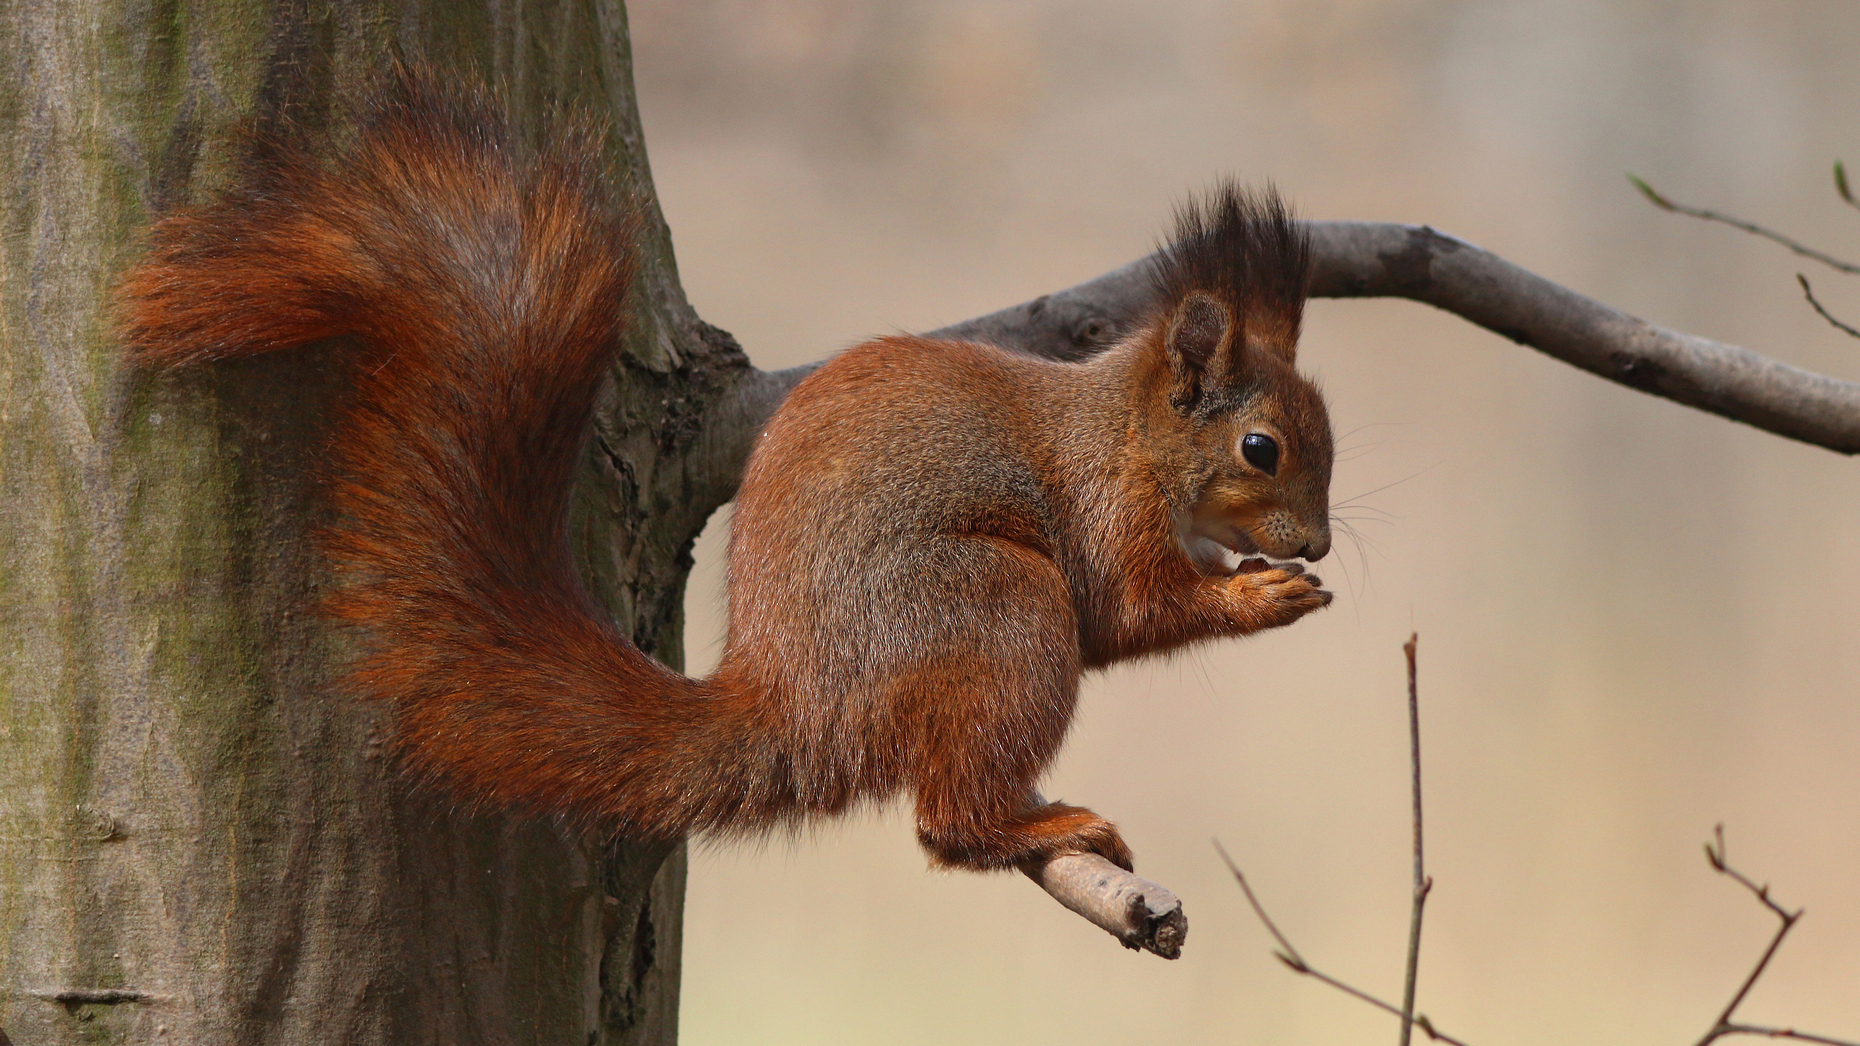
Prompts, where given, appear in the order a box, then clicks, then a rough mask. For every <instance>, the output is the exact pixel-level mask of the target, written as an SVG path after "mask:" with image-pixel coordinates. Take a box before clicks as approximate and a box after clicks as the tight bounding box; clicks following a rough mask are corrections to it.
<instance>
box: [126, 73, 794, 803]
mask: <svg viewBox="0 0 1860 1046" xmlns="http://www.w3.org/2000/svg"><path fill="white" fill-rule="evenodd" d="M600 143H601V139H600V135H599V134H598V133H596V132H594V131H593V130H591V129H589V128H587V127H585V126H583V127H568V128H564V129H563V130H562V132H561V133H559V134H558V135H557V136H556V137H555V138H553V139H552V140H551V143H550V145H549V147H548V149H547V150H546V154H545V155H543V156H541V157H539V158H537V159H535V160H533V161H526V160H525V159H523V158H521V157H520V156H519V151H518V149H517V147H516V146H515V144H514V143H513V142H512V141H511V140H510V136H509V132H508V130H507V126H506V122H505V120H504V118H503V116H502V115H501V111H500V110H499V108H498V107H497V106H496V105H495V104H494V103H492V102H490V101H489V100H487V99H485V98H483V97H476V96H465V95H461V94H458V93H455V92H452V91H449V90H443V89H440V88H437V87H435V86H433V85H432V84H431V83H430V82H428V81H427V80H425V79H424V78H423V77H421V76H418V75H413V74H404V73H403V74H401V75H400V76H399V77H398V78H397V80H396V83H395V84H394V85H393V86H392V87H391V88H390V89H389V90H387V91H385V92H383V93H382V95H381V96H380V97H379V98H377V100H376V101H375V103H374V104H373V105H372V106H371V109H370V112H369V114H368V116H367V118H366V119H365V121H364V123H363V125H362V127H361V129H360V131H359V133H358V136H357V140H356V142H355V144H354V145H353V146H351V147H350V148H349V149H348V150H347V151H346V153H345V155H344V156H343V158H342V159H341V160H340V161H338V162H336V163H333V164H322V163H318V162H317V161H315V160H313V159H311V158H309V157H308V156H306V155H303V154H302V153H301V152H299V151H296V150H293V149H289V148H282V147H273V148H269V149H264V150H260V151H259V153H258V156H259V158H258V159H256V160H254V161H253V162H252V164H251V166H250V168H249V170H248V171H247V172H246V174H245V175H244V177H243V179H242V184H241V185H240V186H238V187H236V188H235V189H233V190H232V191H231V192H229V193H228V194H227V195H225V196H224V197H223V198H221V199H220V200H219V201H218V202H216V203H214V204H212V205H210V206H207V207H205V208H202V209H199V210H194V211H190V212H187V213H183V214H179V215H176V216H173V217H170V218H167V219H166V220H164V221H162V222H161V223H159V224H158V225H157V226H155V228H154V231H153V233H152V244H151V249H150V253H149V255H148V257H147V259H146V260H145V261H143V262H142V263H141V264H140V265H139V266H138V267H137V268H136V269H135V270H134V271H133V272H132V273H131V274H130V276H129V278H128V279H127V281H126V282H125V284H124V286H123V289H122V293H121V299H120V305H121V313H120V323H119V329H120V332H121V334H122V336H123V340H124V341H125V343H126V344H127V346H128V347H129V352H130V354H131V358H132V359H133V360H135V361H137V362H139V363H143V364H161V365H175V364H186V363H194V362H200V361H205V360H212V359H219V358H225V357H232V356H242V355H251V354H256V353H261V352H265V351H270V350H277V349H287V348H291V347H294V346H298V345H302V344H304V343H306V342H310V341H315V340H320V339H324V338H330V337H336V336H354V337H356V338H358V339H360V340H362V341H364V342H365V343H366V344H367V345H368V347H369V348H368V350H367V351H366V352H364V353H360V354H358V356H359V359H358V361H357V363H356V364H355V366H354V369H353V376H352V377H353V385H354V391H353V394H352V397H351V398H350V400H349V401H348V402H347V404H346V405H345V407H344V412H343V415H342V417H341V419H340V420H339V422H338V423H337V425H336V427H335V432H334V435H333V438H332V446H331V464H332V467H333V473H334V483H333V486H332V490H333V494H332V496H333V500H334V507H335V509H336V513H335V522H334V523H333V524H332V525H331V526H330V527H329V528H328V529H327V530H326V531H325V532H324V533H323V534H322V535H321V536H320V538H319V542H320V545H321V547H322V548H323V549H324V550H325V552H326V553H327V555H328V556H329V558H330V560H331V561H332V562H333V563H334V564H335V565H336V567H337V568H338V571H339V574H340V577H339V582H340V584H339V586H338V588H337V592H336V594H335V595H334V596H333V597H331V598H330V599H329V600H328V601H327V603H326V605H325V610H326V613H327V614H328V615H329V616H331V617H332V618H334V619H336V620H338V621H341V622H344V623H347V624H352V625H357V626H361V628H362V630H363V635H364V636H365V637H366V646H365V650H364V653H363V654H362V655H361V657H360V658H359V659H358V661H357V662H356V664H355V665H354V667H353V669H352V671H351V673H350V676H349V681H350V683H351V684H352V687H353V689H354V690H355V691H357V692H359V693H361V694H363V695H366V696H370V697H378V698H384V699H387V700H390V701H392V702H393V703H394V704H395V705H396V706H397V712H398V714H397V723H398V729H399V738H400V742H401V746H400V747H401V751H402V753H403V755H404V758H405V760H406V762H407V763H408V764H409V766H410V768H411V769H413V770H414V771H415V772H416V773H418V774H420V775H422V776H436V777H440V778H443V779H445V780H446V781H448V782H450V783H452V784H454V785H455V786H462V788H461V790H462V791H463V792H464V794H465V796H466V797H467V798H468V799H471V800H473V801H478V802H488V803H492V804H497V805H514V806H518V807H523V808H528V809H532V810H538V811H550V812H559V813H566V814H569V815H570V816H572V817H577V818H585V819H589V820H592V821H595V822H598V823H604V824H607V825H609V826H611V827H614V828H618V829H620V830H623V831H628V832H632V833H637V834H644V835H657V836H665V837H670V836H675V835H681V834H684V833H685V832H688V831H691V830H695V829H703V828H717V827H729V826H747V825H748V824H749V823H755V822H757V821H759V820H761V819H763V818H764V817H767V816H770V814H769V813H767V811H770V810H772V809H774V808H776V807H779V805H780V804H779V803H778V802H777V803H770V802H769V800H771V799H773V798H774V797H772V796H769V795H767V794H758V793H766V791H767V790H768V789H771V788H775V787H778V785H776V783H775V782H774V781H773V780H772V779H769V778H768V777H767V775H765V774H761V775H759V774H756V773H754V772H753V768H751V767H748V766H745V765H743V764H744V761H745V760H746V759H753V758H755V755H754V751H753V749H754V747H755V746H754V744H753V742H751V743H750V744H748V745H745V743H744V739H745V735H746V734H747V735H750V736H753V735H754V734H755V731H754V730H753V729H751V728H750V727H749V724H748V723H747V722H745V720H746V718H747V717H749V716H751V715H753V710H752V708H751V706H750V704H749V702H748V701H747V700H745V699H743V698H740V697H737V696H734V695H729V694H723V693H717V692H714V691H713V690H712V689H711V688H710V687H709V686H708V685H707V684H705V683H702V682H699V681H694V680H690V679H687V678H685V677H684V676H681V675H678V674H677V673H674V672H671V671H670V670H668V669H665V668H663V667H662V666H660V665H658V664H655V663H654V662H652V661H651V660H650V659H648V658H647V657H645V656H644V655H643V654H641V653H640V652H639V651H638V650H637V649H636V648H634V647H633V645H632V644H631V643H630V642H629V641H628V640H627V639H626V637H625V636H623V635H621V634H620V633H619V632H618V631H617V630H615V629H614V628H613V627H612V625H610V624H609V623H608V622H607V621H606V619H605V617H604V615H603V613H602V612H601V611H600V610H599V609H598V608H597V607H596V605H595V604H594V602H593V601H592V599H591V598H590V596H589V595H588V594H587V592H586V591H585V590H584V589H583V587H582V585H581V583H580V581H579V579H578V577H577V576H576V573H575V569H574V566H573V563H572V560H571V557H570V553H569V542H568V500H569V493H570V488H571V486H572V483H573V480H574V476H575V472H576V470H577V466H578V464H579V460H580V450H581V447H582V445H583V439H584V435H585V432H586V430H587V423H588V417H589V413H590V411H591V409H592V404H593V401H594V397H595V394H596V392H597V390H598V388H599V386H600V382H601V379H602V376H603V372H604V368H605V366H606V365H607V363H608V362H609V360H610V359H611V358H612V354H613V352H614V350H615V346H616V338H617V333H618V330H619V327H620V324H621V322H622V319H623V309H624V303H625V299H626V294H627V289H628V286H629V284H630V282H631V280H632V275H633V250H632V243H633V240H634V237H635V235H636V233H637V231H638V227H639V224H640V219H639V217H638V208H637V207H636V206H631V205H628V206H621V207H615V206H613V205H612V204H611V203H609V202H608V200H607V198H606V192H605V188H604V178H603V175H602V171H603V163H604V161H603V158H602V155H601V145H600ZM758 779H761V780H762V782H763V783H762V785H761V787H758V786H757V785H756V784H755V783H754V782H756V781H757V780H758Z"/></svg>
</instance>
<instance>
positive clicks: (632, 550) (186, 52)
mask: <svg viewBox="0 0 1860 1046" xmlns="http://www.w3.org/2000/svg"><path fill="white" fill-rule="evenodd" d="M0 53H4V54H6V55H9V56H11V58H12V60H11V62H10V63H9V69H10V72H9V74H8V80H7V81H6V88H5V91H4V94H0V135H3V136H4V142H3V143H0V164H4V171H3V172H0V174H3V175H4V182H3V184H4V186H5V188H4V193H5V197H4V200H5V202H4V218H5V225H4V229H3V230H0V237H3V243H4V253H3V254H0V344H4V353H5V355H4V361H5V362H4V375H3V376H0V382H3V388H4V400H3V401H0V549H4V559H0V641H3V642H4V643H5V650H4V656H3V657H0V1030H3V1032H4V1033H3V1034H0V1042H4V1041H6V1039H7V1038H8V1037H10V1038H11V1040H12V1041H13V1042H16V1043H20V1044H21V1046H25V1044H38V1043H63V1042H78V1041H83V1042H137V1043H142V1042H174V1043H189V1044H194V1043H198V1044H216V1043H245V1042H254V1043H255V1042H261V1041H262V1042H265V1043H305V1044H311V1043H315V1044H324V1043H336V1042H341V1043H383V1044H386V1043H394V1044H402V1043H429V1042H430V1043H505V1042H508V1043H526V1044H527V1043H563V1044H570V1043H572V1044H575V1046H581V1044H585V1043H646V1042H655V1043H656V1042H671V1041H673V1040H674V1039H675V1037H676V1028H677V1002H678V970H679V929H680V917H681V913H682V900H683V888H684V872H685V862H684V854H683V850H682V848H678V849H674V850H670V851H668V850H666V849H663V848H660V849H652V848H645V847H640V846H633V845H627V844H624V843H616V844H607V843H603V842H602V841H600V840H596V839H587V838H583V837H580V836H577V835H575V834H572V833H569V832H567V831H565V830H563V829H561V828H559V827H558V826H556V825H553V824H550V823H544V822H538V821H535V820H524V819H518V818H514V817H507V816H500V815H497V814H495V813H477V814H474V813H473V812H471V811H465V810H459V809H456V808H455V807H453V806H452V805H451V804H450V803H449V802H448V800H447V799H446V797H445V796H443V795H434V794H416V793H414V792H413V791H412V790H410V789H409V787H408V786H407V785H406V784H405V783H403V782H402V781H401V780H400V779H399V777H398V776H397V774H396V772H395V770H394V767H393V766H392V760H391V758H389V756H388V753H386V752H384V751H383V750H382V748H381V745H380V743H379V740H378V738H379V735H380V732H381V728H382V726H383V723H382V720H381V715H382V713H381V710H380V709H377V708H373V707H369V706H365V705H363V704H360V703H358V702H356V701H353V700H350V699H348V698H345V697H342V696H341V695H338V694H336V693H334V692H332V688H331V684H332V680H333V679H335V678H336V674H337V670H338V669H339V667H340V665H341V663H342V659H343V650H344V643H345V642H346V640H345V639H344V638H343V637H342V636H340V635H336V634H333V633H331V632H330V631H328V630H327V629H325V628H324V627H323V626H322V625H321V624H320V623H319V622H318V621H317V620H316V619H314V618H313V617H311V616H310V615H308V614H307V613H306V610H305V608H306V607H307V606H309V605H310V602H311V601H312V599H313V597H314V595H315V592H316V590H317V589H318V588H319V587H320V586H322V585H324V584H325V583H326V581H327V577H328V575H327V571H326V570H325V569H324V567H323V565H322V564H321V563H319V562H318V560H317V558H316V556H315V555H313V554H312V552H311V550H310V548H309V546H308V544H307V542H306V538H305V535H306V533H307V531H308V530H309V529H310V528H311V527H313V526H314V525H315V524H316V522H317V519H318V515H319V513H320V512H321V511H322V509H321V507H320V506H321V499H320V498H319V496H318V493H317V488H316V476H317V471H318V467H319V464H320V461H321V459H322V456H323V455H322V451H321V450H320V447H321V446H322V443H323V441H324V440H325V439H326V438H327V436H326V430H325V427H324V420H325V418H326V416H327V413H328V412H327V409H326V408H327V407H328V405H329V403H330V401H331V399H332V397H334V396H336V395H339V394H340V393H341V391H342V390H341V389H340V388H338V387H337V386H338V384H339V378H338V374H339V371H338V369H337V368H335V367H334V366H333V365H332V361H331V353H333V352H339V351H342V350H341V349H340V347H333V348H323V349H315V350H312V351H308V352H304V353H298V354H292V355H288V356H283V357H278V358H267V359H260V360H256V361H251V362H247V363H240V364H234V365H230V366H218V367H212V368H205V369H201V370H198V371H194V372H186V373H180V374H155V375H149V374H138V373H133V372H129V371H126V370H125V369H124V368H123V367H122V366H121V364H120V361H119V359H118V351H117V347H116V346H115V345H114V344H113V343H112V341H111V339H110V336H109V325H108V315H107V313H108V301H109V296H110V292H111V287H112V285H113V282H114V280H115V278H116V277H117V275H118V274H120V273H121V272H122V271H123V270H124V269H125V268H126V267H127V265H128V264H129V263H130V262H131V261H132V260H133V259H134V258H135V257H136V255H137V254H138V252H139V251H140V250H141V240H142V234H143V231H144V230H145V229H146V227H147V226H148V224H149V222H150V221H151V220H152V219H153V218H154V217H155V216H157V215H159V214H160V213H161V212H162V211H163V210H165V209H168V208H171V207H174V206H177V205H181V204H185V203H188V202H191V201H196V200H199V199H202V198H203V197H204V196H205V195H207V194H210V193H211V192H212V191H213V190H214V189H215V187H217V186H219V185H222V184H224V183H225V181H226V179H227V177H228V175H229V172H230V170H231V169H232V165H233V164H234V163H235V162H236V161H237V159H238V154H239V148H240V146H239V141H240V133H241V130H242V129H243V128H245V127H248V126H257V127H261V128H262V127H267V126H273V127H275V126H278V125H279V124H280V122H281V121H288V122H291V123H293V124H295V125H296V126H298V127H301V128H304V129H306V130H308V131H309V132H310V133H311V134H312V135H313V136H318V137H321V138H326V139H334V138H338V137H340V136H341V134H342V133H343V127H344V122H345V120H346V117H347V114H348V112H349V111H350V109H349V105H350V103H351V102H352V101H353V99H354V98H356V97H357V96H358V95H360V94H361V93H362V91H363V90H364V89H365V84H366V82H367V80H368V78H369V76H370V75H371V74H373V73H375V72H377V71H379V70H380V69H381V68H382V67H383V66H384V65H385V64H386V63H387V62H388V61H390V60H391V59H392V58H393V57H394V56H396V55H400V56H406V57H408V58H413V59H426V60H430V61H432V62H434V63H436V64H438V65H439V66H440V67H441V68H444V69H450V70H458V71H459V75H461V76H483V77H487V78H489V79H490V81H491V82H492V83H494V84H495V85H496V86H497V89H498V90H499V92H500V93H502V94H504V95H505V96H507V97H508V99H509V101H510V105H511V109H512V111H513V113H514V114H515V119H516V122H517V125H518V127H519V128H520V129H521V131H522V133H523V134H525V135H527V136H531V137H532V138H534V137H536V136H540V135H543V134H546V133H547V128H548V126H549V120H548V114H549V113H551V112H552V111H554V110H555V109H557V108H558V107H559V106H561V105H563V104H567V105H570V106H574V107H579V108H581V109H584V110H587V111H591V112H594V113H596V114H598V115H600V116H603V117H604V118H606V119H607V120H608V121H609V122H610V123H611V124H612V126H613V129H614V134H613V152H614V161H615V164H614V165H615V169H616V171H618V172H620V177H621V178H622V180H623V181H625V182H626V183H627V185H626V187H627V188H628V189H630V190H632V191H635V192H638V193H641V194H643V195H644V196H645V198H647V199H648V200H651V199H652V196H651V193H652V184H651V177H650V174H649V172H648V169H647V166H646V161H645V155H644V152H643V148H642V145H641V141H640V134H639V122H638V114H637V110H636V107H635V104H634V99H633V85H632V71H631V59H630V55H629V51H628V44H627V29H626V19H625V12H624V10H623V8H622V6H621V3H620V0H580V2H554V0H504V2H498V0H478V2H470V3H460V2H455V0H425V2H422V0H377V2H374V3H363V2H342V0H278V2H277V3H276V4H274V5H271V6H267V5H260V4H230V3H221V4H213V3H196V2H193V0H153V2H135V3H132V2H128V0H64V2H61V3H51V2H47V0H20V2H18V3H15V4H11V5H8V6H7V7H5V8H0ZM652 213H653V214H654V215H656V214H657V207H656V202H655V203H654V204H653V206H652ZM649 241H650V242H649V243H648V244H647V245H646V251H645V253H646V264H645V269H644V277H643V278H642V279H641V281H640V283H639V286H638V288H637V290H636V291H635V293H636V295H637V296H638V299H639V300H638V301H637V302H635V303H634V315H635V317H636V320H635V326H634V327H633V329H632V333H631V335H630V337H629V341H628V344H627V345H626V351H625V353H624V354H623V355H622V356H621V357H620V359H619V360H618V361H617V363H616V365H615V381H614V382H613V384H612V389H611V391H610V393H609V394H608V395H607V397H606V399H605V400H604V401H603V404H602V407H601V411H600V417H599V419H598V422H597V437H596V439H595V440H594V441H593V443H592V446H591V450H590V455H589V461H588V463H587V469H586V471H585V473H584V482H583V483H582V484H581V486H580V488H579V490H578V492H577V504H576V519H577V522H578V526H579V531H578V534H579V548H580V549H581V550H582V554H583V557H584V560H585V562H586V565H587V568H588V572H589V577H590V579H591V581H592V582H593V583H594V584H595V586H596V588H597V591H598V592H599V593H600V594H601V596H602V598H603V599H604V600H606V602H607V604H608V605H609V607H610V608H611V609H612V611H613V613H614V615H615V616H616V619H617V620H619V621H621V622H623V623H625V624H626V625H628V626H629V627H630V631H631V633H632V635H633V636H634V638H635V639H636V641H637V642H638V643H639V645H640V647H641V648H642V649H644V650H646V651H648V652H649V653H651V654H652V655H653V656H655V657H658V658H660V659H661V660H663V661H666V662H667V663H669V664H673V665H677V664H678V663H679V659H680V653H681V648H682V637H681V635H680V621H679V607H680V605H681V600H682V591H683V585H684V579H685V572H686V570H687V569H688V567H689V564H690V557H689V548H690V544H691V542H692V540H693V539H694V538H695V536H696V534H697V531H698V530H699V529H700V528H701V527H702V526H703V523H704V520H705V518H706V517H707V516H708V515H709V514H710V512H711V511H712V510H713V509H714V508H715V507H716V506H717V505H719V504H721V503H722V501H723V500H725V499H726V498H728V497H729V496H730V493H731V491H730V489H729V488H730V484H731V482H732V481H733V474H734V471H735V467H736V464H737V458H738V457H740V454H741V452H742V447H743V446H744V445H745V444H746V440H744V439H743V437H742V433H740V432H728V433H720V434H713V433H710V432H709V431H707V429H706V426H707V424H708V420H707V419H709V418H711V417H713V416H724V417H728V416H731V415H732V411H731V410H730V409H728V407H725V408H724V409H713V408H714V407H715V406H716V405H717V404H718V403H719V401H721V400H727V399H729V398H730V397H737V398H739V399H740V398H741V396H742V395H744V393H743V392H742V391H741V389H742V388H744V387H746V386H745V383H744V381H743V377H744V376H745V375H747V374H750V373H753V372H750V371H748V369H747V364H746V362H745V360H744V359H743V356H742V354H741V352H740V350H738V349H737V347H736V345H735V343H734V342H732V341H731V340H730V339H729V337H728V336H727V335H725V334H723V333H722V332H720V331H716V330H715V329H714V328H708V327H705V326H703V325H702V324H701V323H699V322H698V320H697V318H696V317H695V315H694V314H692V312H691V310H690V308H689V306H687V305H686V304H685V301H684V297H683V293H682V291H681V290H680V288H679V285H678V279H677V272H676V268H675V266H674V264H673V261H672V256H671V246H670V237H669V235H668V234H667V233H666V231H665V229H664V225H663V222H662V221H660V222H659V223H658V224H657V226H656V228H655V230H654V234H653V235H652V236H650V237H649ZM776 394H777V393H769V395H776ZM731 402H732V403H733V402H734V400H732V401H731ZM762 413H766V410H763V411H762ZM746 416H750V417H759V416H761V415H760V414H759V413H757V412H756V411H750V412H747V414H746ZM751 424H753V422H751ZM725 427H726V428H727V427H728V426H727V425H726V426H725Z"/></svg>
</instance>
